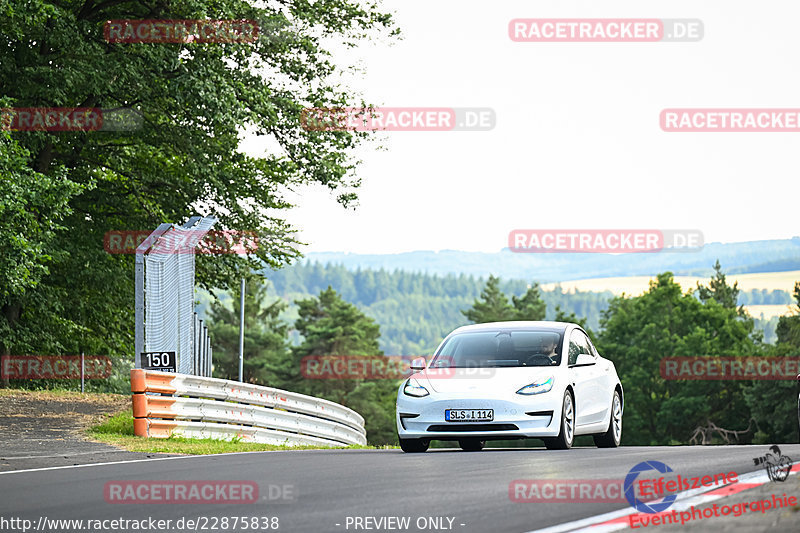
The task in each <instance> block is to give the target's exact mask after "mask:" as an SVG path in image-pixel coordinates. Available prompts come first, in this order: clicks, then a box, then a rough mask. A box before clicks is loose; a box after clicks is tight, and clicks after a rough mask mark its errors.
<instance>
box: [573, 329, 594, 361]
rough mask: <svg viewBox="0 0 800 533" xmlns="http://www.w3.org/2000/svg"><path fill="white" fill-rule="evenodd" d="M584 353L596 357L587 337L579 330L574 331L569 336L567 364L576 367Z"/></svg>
mask: <svg viewBox="0 0 800 533" xmlns="http://www.w3.org/2000/svg"><path fill="white" fill-rule="evenodd" d="M582 353H585V354H589V355H591V356H592V357H595V354H594V353H592V349H591V348H590V343H589V339H588V338H587V337H586V335H584V333H583V332H582V331H580V330H578V329H573V330H572V333H571V334H570V336H569V359H568V360H567V364H568V365H574V364H575V363H576V362H577V361H578V355H579V354H582Z"/></svg>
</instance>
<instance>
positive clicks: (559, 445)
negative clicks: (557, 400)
mask: <svg viewBox="0 0 800 533" xmlns="http://www.w3.org/2000/svg"><path fill="white" fill-rule="evenodd" d="M542 440H543V441H544V445H545V446H547V449H548V450H569V449H570V448H572V443H573V442H574V440H575V400H573V398H572V393H571V392H570V391H565V392H564V400H563V402H562V404H561V429H560V431H559V433H558V437H548V438H545V439H542Z"/></svg>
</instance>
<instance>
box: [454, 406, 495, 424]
mask: <svg viewBox="0 0 800 533" xmlns="http://www.w3.org/2000/svg"><path fill="white" fill-rule="evenodd" d="M444 419H445V420H447V421H448V422H491V421H492V420H494V409H446V410H445V412H444Z"/></svg>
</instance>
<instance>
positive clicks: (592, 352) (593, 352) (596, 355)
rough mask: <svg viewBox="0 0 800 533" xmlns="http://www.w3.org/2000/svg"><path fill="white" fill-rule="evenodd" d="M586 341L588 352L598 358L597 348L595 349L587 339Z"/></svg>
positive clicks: (590, 340)
mask: <svg viewBox="0 0 800 533" xmlns="http://www.w3.org/2000/svg"><path fill="white" fill-rule="evenodd" d="M587 339H588V336H587ZM588 341H589V352H590V353H591V354H592V355H593V356H594V357H600V352H598V351H597V347H595V345H594V343H593V342H592V339H588Z"/></svg>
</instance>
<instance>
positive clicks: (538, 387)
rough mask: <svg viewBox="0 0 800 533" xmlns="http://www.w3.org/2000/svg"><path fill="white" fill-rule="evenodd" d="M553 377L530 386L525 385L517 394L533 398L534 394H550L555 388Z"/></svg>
mask: <svg viewBox="0 0 800 533" xmlns="http://www.w3.org/2000/svg"><path fill="white" fill-rule="evenodd" d="M553 381H554V380H553V376H550V377H548V378H545V379H539V380H537V381H534V382H533V383H531V384H530V385H525V386H524V387H522V388H521V389H519V390H518V391H517V394H524V395H525V396H531V395H533V394H542V393H543V392H548V391H549V390H550V389H552V388H553Z"/></svg>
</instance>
